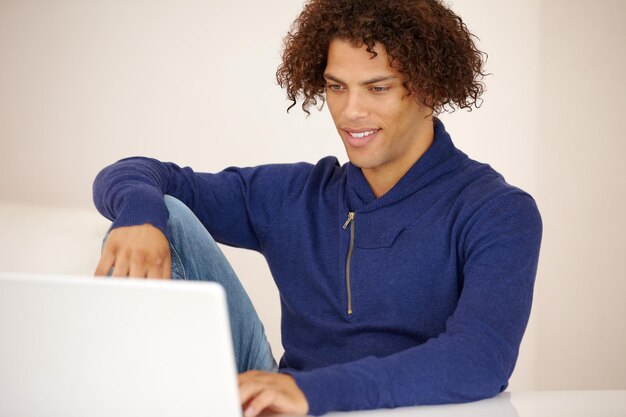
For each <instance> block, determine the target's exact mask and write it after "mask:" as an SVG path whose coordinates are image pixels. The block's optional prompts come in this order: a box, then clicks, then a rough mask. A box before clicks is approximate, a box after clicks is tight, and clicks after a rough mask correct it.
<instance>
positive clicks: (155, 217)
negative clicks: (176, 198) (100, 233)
mask: <svg viewBox="0 0 626 417" xmlns="http://www.w3.org/2000/svg"><path fill="white" fill-rule="evenodd" d="M115 211H116V212H117V216H116V218H115V220H114V221H113V224H112V225H111V229H115V228H117V227H124V226H139V225H142V224H146V223H147V224H151V225H152V226H154V227H156V228H157V229H159V230H160V231H161V232H162V233H163V234H164V235H165V237H166V238H167V240H168V241H170V231H169V227H168V226H167V220H168V219H169V211H168V210H167V207H166V205H165V201H164V200H163V196H162V195H161V194H160V193H158V192H155V191H151V190H141V191H137V190H135V191H133V193H132V194H131V195H128V196H125V198H124V199H123V202H122V203H121V204H120V206H119V207H116V210H115Z"/></svg>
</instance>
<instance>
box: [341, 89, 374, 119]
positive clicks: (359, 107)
mask: <svg viewBox="0 0 626 417" xmlns="http://www.w3.org/2000/svg"><path fill="white" fill-rule="evenodd" d="M347 96H348V97H347V101H346V106H345V107H344V109H343V116H344V118H345V119H347V120H358V119H361V118H363V117H367V116H368V115H369V111H368V110H367V106H366V103H365V100H364V98H363V97H362V96H361V94H359V92H349V93H348V94H347Z"/></svg>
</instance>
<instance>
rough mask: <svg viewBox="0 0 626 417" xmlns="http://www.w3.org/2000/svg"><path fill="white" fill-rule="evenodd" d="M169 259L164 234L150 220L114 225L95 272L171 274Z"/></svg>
mask: <svg viewBox="0 0 626 417" xmlns="http://www.w3.org/2000/svg"><path fill="white" fill-rule="evenodd" d="M171 264H172V260H171V258H170V245H169V242H168V241H167V238H166V237H165V235H164V234H163V233H162V232H161V231H160V230H159V229H157V228H156V227H154V226H152V225H150V224H144V225H141V226H128V227H119V228H116V229H113V230H112V231H111V233H109V237H108V238H107V241H106V243H105V244H104V248H103V249H102V255H101V257H100V262H99V263H98V266H97V267H96V271H95V275H99V276H105V275H107V274H108V273H109V271H110V270H111V268H113V274H112V276H113V277H128V276H130V277H136V278H170V275H171V268H172V265H171Z"/></svg>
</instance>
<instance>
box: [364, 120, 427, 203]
mask: <svg viewBox="0 0 626 417" xmlns="http://www.w3.org/2000/svg"><path fill="white" fill-rule="evenodd" d="M429 125H430V126H431V127H430V129H425V130H424V131H422V132H420V136H419V137H418V138H416V139H415V146H413V148H411V151H410V152H407V153H406V155H405V157H403V158H402V159H400V160H398V161H397V162H396V163H394V164H392V165H389V166H387V165H385V166H383V167H376V168H362V169H361V171H363V176H365V179H366V180H367V182H368V184H369V186H370V188H371V189H372V192H373V193H374V195H375V196H376V198H380V197H382V196H383V195H385V194H386V193H387V192H388V191H389V190H391V189H392V188H393V187H394V186H395V185H396V184H397V183H398V181H400V179H401V178H402V177H403V176H404V175H405V174H406V173H407V172H408V171H409V169H411V167H412V166H413V165H415V163H416V162H417V161H418V160H419V159H420V158H421V157H422V155H424V154H425V153H426V151H427V150H428V148H430V145H432V143H433V140H434V137H435V129H434V124H429Z"/></svg>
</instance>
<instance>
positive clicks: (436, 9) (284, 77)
mask: <svg viewBox="0 0 626 417" xmlns="http://www.w3.org/2000/svg"><path fill="white" fill-rule="evenodd" d="M473 38H475V36H474V35H472V34H471V33H470V32H469V30H468V29H467V26H466V25H465V23H463V21H462V20H461V18H460V17H459V16H457V15H456V14H455V13H454V12H453V11H452V10H450V9H449V8H447V7H446V6H444V5H443V3H442V2H441V1H440V0H310V1H309V2H307V3H306V4H305V6H304V10H303V11H302V13H301V14H300V16H299V17H298V18H297V19H296V20H295V21H294V23H293V25H292V27H291V30H290V31H289V33H288V34H287V36H286V37H285V38H284V47H285V48H284V51H283V54H282V64H281V65H280V66H279V67H278V70H277V72H276V79H277V81H278V84H279V85H280V86H281V87H283V88H286V90H287V97H288V98H289V100H291V102H292V104H291V105H290V106H289V107H288V109H287V111H289V110H290V109H291V108H292V107H294V106H295V105H296V103H297V100H298V99H304V102H303V103H302V109H303V110H304V111H305V112H306V113H307V114H309V113H310V112H309V107H310V106H311V105H313V106H317V105H318V103H319V106H317V107H318V108H319V109H321V108H322V107H323V105H324V102H325V96H324V93H325V85H326V83H325V80H324V70H325V68H326V60H327V56H328V46H329V44H330V42H331V40H333V39H345V40H349V41H351V42H352V43H353V44H354V45H355V46H362V45H365V46H366V47H367V51H368V52H370V53H371V54H372V57H374V56H376V52H374V51H373V48H374V45H375V44H376V43H380V44H381V45H383V46H384V47H385V49H386V51H387V54H388V56H389V62H390V65H392V66H393V67H394V68H396V69H398V70H399V71H400V72H401V73H402V74H403V75H404V76H405V77H406V79H405V81H404V87H405V88H406V89H407V91H408V92H417V93H418V94H419V95H420V97H421V99H422V100H423V102H424V103H425V104H426V105H428V106H429V107H430V108H432V109H433V112H434V113H435V114H438V113H440V112H441V111H446V110H452V111H454V109H455V107H458V108H463V109H468V110H470V111H471V110H472V107H476V108H477V107H480V104H481V99H480V96H481V94H482V93H483V91H484V89H485V86H484V84H483V83H482V79H483V77H484V76H485V75H486V74H485V73H484V72H483V62H484V59H485V58H486V56H487V55H486V54H485V53H483V52H481V51H480V50H478V49H477V48H476V45H475V44H474V40H473Z"/></svg>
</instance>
